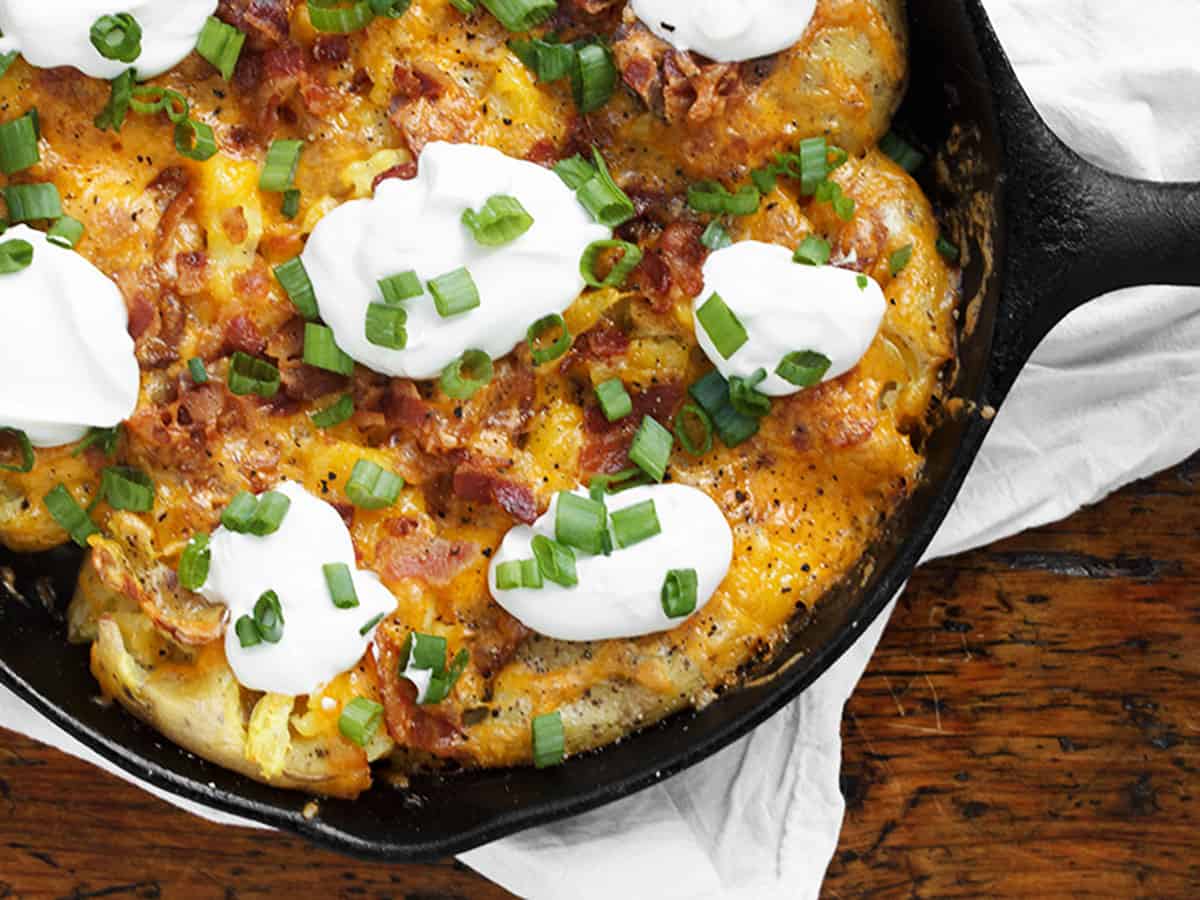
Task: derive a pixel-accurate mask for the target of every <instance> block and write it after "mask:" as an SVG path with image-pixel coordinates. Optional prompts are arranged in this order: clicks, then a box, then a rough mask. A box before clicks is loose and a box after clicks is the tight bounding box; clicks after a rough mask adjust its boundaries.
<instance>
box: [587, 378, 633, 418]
mask: <svg viewBox="0 0 1200 900" xmlns="http://www.w3.org/2000/svg"><path fill="white" fill-rule="evenodd" d="M596 399H597V400H599V401H600V409H601V411H602V412H603V413H604V418H606V419H608V421H610V422H615V421H617V420H618V419H623V418H625V417H626V416H627V415H629V414H630V413H632V412H633V398H631V397H630V396H629V392H628V391H627V390H625V385H624V384H622V383H621V379H620V378H610V379H609V380H608V381H605V382H601V383H600V384H598V385H596Z"/></svg>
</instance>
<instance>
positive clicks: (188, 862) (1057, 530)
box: [0, 456, 1200, 900]
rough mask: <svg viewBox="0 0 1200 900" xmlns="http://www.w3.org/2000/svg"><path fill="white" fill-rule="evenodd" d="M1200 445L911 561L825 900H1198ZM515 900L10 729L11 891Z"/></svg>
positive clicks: (881, 660)
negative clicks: (1038, 518) (905, 899)
mask: <svg viewBox="0 0 1200 900" xmlns="http://www.w3.org/2000/svg"><path fill="white" fill-rule="evenodd" d="M1198 499H1200V456H1197V457H1195V458H1193V459H1192V460H1190V461H1189V462H1188V463H1186V464H1184V465H1183V466H1180V467H1178V468H1177V469H1175V470H1173V471H1172V472H1169V473H1165V474H1163V475H1160V476H1158V477H1156V478H1153V479H1149V480H1147V481H1145V482H1142V483H1140V484H1137V485H1133V486H1131V487H1130V488H1128V489H1126V490H1125V491H1122V492H1121V493H1120V494H1118V495H1116V496H1114V497H1112V498H1109V499H1108V500H1107V501H1105V502H1104V503H1103V504H1101V505H1099V506H1097V507H1095V508H1092V509H1088V510H1084V511H1082V512H1080V513H1079V514H1078V515H1076V516H1074V517H1072V518H1071V519H1069V520H1067V521H1066V522H1062V523H1059V524H1056V525H1053V526H1050V527H1047V528H1043V529H1040V530H1038V531H1036V532H1032V533H1030V534H1027V535H1022V536H1020V537H1017V538H1013V539H1011V540H1008V541H1004V542H1002V543H1000V544H998V545H996V546H993V547H989V548H987V549H985V550H980V551H977V552H974V553H968V554H964V555H962V556H959V557H956V558H954V559H951V560H946V561H942V562H939V563H935V564H933V565H931V566H928V567H926V568H925V569H923V570H922V571H921V572H919V573H918V574H917V575H916V576H915V577H914V579H913V582H912V585H911V586H910V589H909V591H908V593H907V594H906V595H905V597H904V598H903V600H902V602H901V605H900V607H899V609H898V610H897V613H896V617H895V619H894V620H893V622H892V625H891V627H890V628H889V630H888V633H887V635H886V636H885V639H884V642H883V644H882V645H881V647H880V651H879V653H878V654H877V656H876V657H875V659H874V661H873V663H872V665H871V667H870V669H869V670H868V672H867V675H866V677H865V678H864V681H863V684H862V687H861V688H860V689H859V691H858V692H857V693H856V695H855V697H854V698H853V699H852V701H851V702H850V704H849V705H848V707H847V710H846V717H845V721H844V728H843V731H844V735H845V738H846V761H845V770H844V777H843V784H842V787H843V791H844V793H845V794H846V796H847V802H848V815H847V822H846V829H845V832H844V833H843V835H842V841H841V846H840V848H839V850H838V854H837V857H836V859H835V861H834V864H833V866H832V867H831V869H830V873H829V879H828V882H827V884H826V888H825V893H826V895H827V896H830V897H858V896H864V895H868V894H869V895H871V896H877V897H889V896H972V895H975V896H978V895H991V896H995V895H1012V896H1039V897H1049V896H1086V895H1094V896H1139V895H1140V896H1155V897H1169V896H1196V895H1197V892H1198V891H1200V859H1198V858H1197V857H1196V854H1195V853H1194V852H1193V850H1194V848H1195V846H1196V838H1195V836H1194V835H1195V827H1196V821H1195V816H1194V813H1193V806H1194V803H1193V798H1194V796H1196V795H1197V793H1200V652H1198V651H1200V507H1198V505H1197V500H1198ZM268 892H271V893H276V894H280V895H284V894H286V893H287V892H293V893H294V894H295V895H296V896H360V895H361V896H371V897H376V896H378V897H385V896H392V897H412V898H434V897H445V898H451V897H470V898H484V900H486V898H489V897H502V896H506V895H505V893H504V892H503V891H501V890H499V889H498V888H496V887H495V886H494V885H490V884H489V883H488V882H487V881H486V880H484V879H482V878H480V877H479V876H477V875H475V874H474V873H472V872H470V871H469V870H467V869H466V868H465V867H463V866H461V865H458V864H455V863H453V862H450V861H447V862H443V863H440V864H438V865H432V866H388V865H381V864H370V863H360V862H357V861H353V860H346V859H343V858H340V857H338V856H335V855H333V854H330V853H326V852H324V851H319V850H315V849H313V848H311V847H308V846H307V845H305V844H304V843H303V842H302V841H299V840H297V839H294V838H289V837H284V836H281V835H278V834H273V833H261V832H255V831H248V830H241V829H225V828H219V827H217V826H214V825H210V824H208V823H206V822H202V821H200V820H197V819H195V818H193V817H191V816H188V815H187V814H185V813H182V812H179V811H177V810H175V809H173V808H172V807H170V806H168V805H167V804H165V803H162V802H160V801H158V800H156V799H154V798H152V797H149V796H147V795H145V794H142V793H141V792H140V791H138V790H136V789H134V788H132V787H129V786H128V785H125V784H124V783H123V782H121V781H120V780H119V779H116V778H113V777H111V776H109V775H105V774H103V773H101V772H98V771H96V770H95V769H93V768H91V767H89V766H87V765H85V764H83V763H80V762H77V761H75V760H73V759H71V758H70V757H67V756H65V755H63V754H61V753H59V752H57V751H55V750H51V749H49V748H47V747H43V746H41V745H39V744H36V743H35V742H33V741H30V740H28V739H25V738H22V737H20V736H17V735H14V734H11V733H7V732H3V731H0V897H5V896H17V897H41V896H47V897H50V896H95V895H97V894H100V895H102V896H110V897H120V896H125V897H158V896H172V897H173V896H215V897H225V896H261V895H265V894H267V893H268Z"/></svg>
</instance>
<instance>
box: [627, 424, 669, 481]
mask: <svg viewBox="0 0 1200 900" xmlns="http://www.w3.org/2000/svg"><path fill="white" fill-rule="evenodd" d="M674 446H675V435H673V434H671V432H670V431H668V430H667V429H666V428H663V426H662V425H660V424H659V423H658V421H657V420H656V419H654V418H653V417H651V416H644V417H643V418H642V424H641V425H640V426H639V427H638V430H637V434H635V435H634V436H633V443H632V444H631V445H630V447H629V461H630V462H631V463H633V464H634V465H635V466H637V467H638V468H639V469H641V470H642V471H643V472H645V473H646V474H647V475H649V476H650V477H651V478H652V479H654V480H655V481H662V480H663V478H664V477H665V476H666V474H667V463H668V462H670V460H671V449H672V448H673V447H674Z"/></svg>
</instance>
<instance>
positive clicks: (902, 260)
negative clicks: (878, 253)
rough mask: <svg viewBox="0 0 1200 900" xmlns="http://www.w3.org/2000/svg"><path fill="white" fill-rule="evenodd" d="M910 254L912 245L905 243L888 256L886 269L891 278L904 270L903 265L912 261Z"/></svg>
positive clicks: (911, 253)
mask: <svg viewBox="0 0 1200 900" xmlns="http://www.w3.org/2000/svg"><path fill="white" fill-rule="evenodd" d="M912 255H913V245H912V244H905V245H904V246H903V247H901V248H900V249H899V250H897V251H896V252H895V253H893V254H892V255H891V256H889V257H888V271H889V272H891V273H892V277H893V278H895V277H896V276H897V275H899V274H900V273H901V272H903V271H904V269H905V267H906V266H907V265H908V264H909V262H911V261H912Z"/></svg>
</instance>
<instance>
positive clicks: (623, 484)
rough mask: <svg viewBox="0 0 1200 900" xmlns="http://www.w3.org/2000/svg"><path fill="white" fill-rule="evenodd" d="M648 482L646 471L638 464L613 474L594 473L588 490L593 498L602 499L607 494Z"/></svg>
mask: <svg viewBox="0 0 1200 900" xmlns="http://www.w3.org/2000/svg"><path fill="white" fill-rule="evenodd" d="M648 483H649V479H648V478H647V477H646V473H645V472H643V471H642V470H641V469H639V468H637V467H636V466H631V467H629V468H628V469H622V470H621V471H620V472H614V473H613V474H612V475H593V476H592V480H591V481H589V482H588V491H589V492H590V493H591V495H592V499H593V500H601V499H603V497H604V495H605V494H618V493H620V492H621V491H624V490H627V489H628V488H632V487H638V486H639V485H643V484H648Z"/></svg>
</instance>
